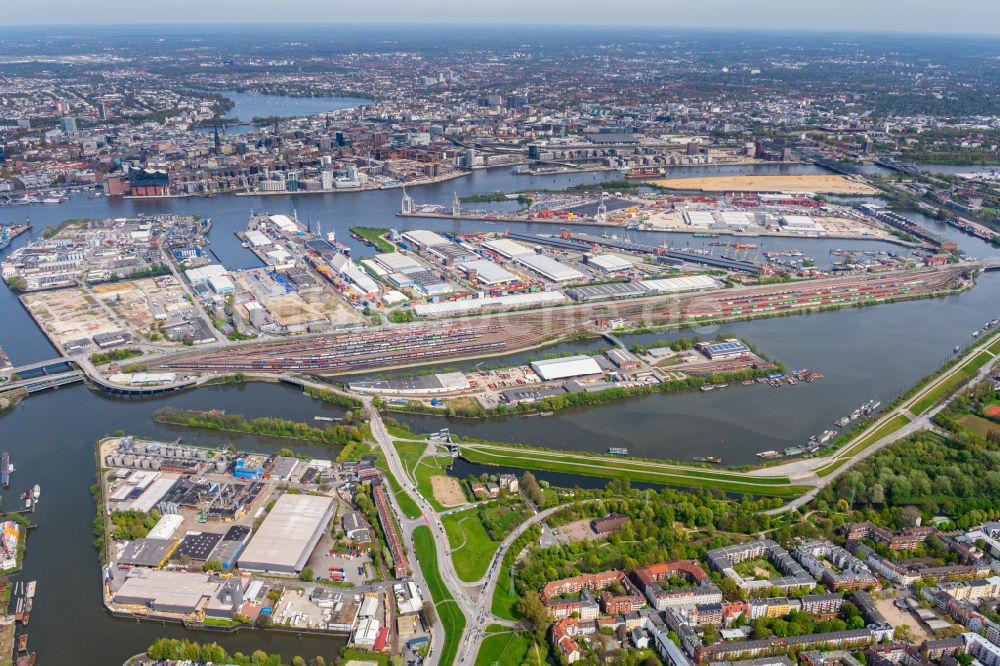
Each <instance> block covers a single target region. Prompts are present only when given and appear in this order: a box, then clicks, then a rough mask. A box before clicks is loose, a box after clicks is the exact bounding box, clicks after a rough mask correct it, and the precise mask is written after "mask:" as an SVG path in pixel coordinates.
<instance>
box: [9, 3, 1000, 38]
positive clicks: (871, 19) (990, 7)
mask: <svg viewBox="0 0 1000 666" xmlns="http://www.w3.org/2000/svg"><path fill="white" fill-rule="evenodd" d="M2 4H3V5H4V9H3V18H2V21H0V22H2V23H3V24H6V25H26V24H32V25H39V24H41V25H45V24H61V25H69V24H110V23H119V24H121V23H127V24H134V23H226V22H232V21H235V22H240V23H275V22H285V23H377V22H382V21H391V22H394V23H411V22H412V23H508V24H510V23H513V24H518V23H521V24H525V23H527V24H546V25H554V24H564V23H568V24H581V25H634V26H667V27H669V26H676V27H720V28H751V29H760V28H774V29H784V28H811V29H821V30H866V31H868V30H874V31H893V32H895V31H900V32H952V33H989V34H1000V2H998V0H822V1H820V0H624V1H619V2H607V0H376V1H374V2H364V1H361V2H359V1H358V0H350V1H344V0H278V1H275V0H167V1H165V2H136V0H98V1H97V2H83V1H81V0H44V1H41V2H39V1H37V0H36V1H29V0H3V2H2Z"/></svg>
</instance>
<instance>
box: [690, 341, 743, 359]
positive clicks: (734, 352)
mask: <svg viewBox="0 0 1000 666" xmlns="http://www.w3.org/2000/svg"><path fill="white" fill-rule="evenodd" d="M695 347H696V349H697V350H698V351H700V352H701V353H702V354H704V355H705V356H707V357H708V358H710V359H712V360H713V361H714V360H716V359H720V358H731V357H733V356H742V355H743V354H749V353H750V348H749V347H747V346H746V345H745V344H743V343H742V342H740V341H739V340H737V339H736V338H728V339H726V340H723V341H722V342H712V343H701V344H698V345H696V346H695Z"/></svg>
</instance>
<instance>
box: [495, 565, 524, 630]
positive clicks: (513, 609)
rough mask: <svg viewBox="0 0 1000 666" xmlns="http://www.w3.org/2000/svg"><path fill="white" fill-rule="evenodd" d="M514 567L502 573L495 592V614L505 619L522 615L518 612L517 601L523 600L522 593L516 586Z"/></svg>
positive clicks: (516, 618)
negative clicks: (519, 592) (518, 591)
mask: <svg viewBox="0 0 1000 666" xmlns="http://www.w3.org/2000/svg"><path fill="white" fill-rule="evenodd" d="M512 568H513V567H508V568H507V569H506V570H505V571H504V572H503V574H501V575H500V580H498V581H497V586H496V589H495V590H494V592H493V603H492V610H493V614H494V615H496V616H497V617H500V618H503V619H504V620H519V619H520V615H519V613H518V612H517V603H518V602H519V601H521V595H520V594H518V593H517V588H515V587H514V576H513V572H512V571H511V569H512Z"/></svg>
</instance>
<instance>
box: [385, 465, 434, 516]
mask: <svg viewBox="0 0 1000 666" xmlns="http://www.w3.org/2000/svg"><path fill="white" fill-rule="evenodd" d="M375 466H376V467H378V468H379V469H380V470H382V472H383V473H384V474H385V476H386V478H387V479H389V485H390V486H392V492H393V493H394V494H395V495H396V502H397V503H398V504H399V508H400V509H401V510H402V511H403V513H404V514H406V517H407V518H419V517H420V516H422V515H424V512H423V511H421V510H420V507H418V506H417V503H416V502H415V501H414V500H413V499H412V498H411V497H410V496H409V495H407V494H406V493H404V492H403V488H402V486H400V485H399V480H398V479H396V477H395V476H393V475H392V472H390V471H389V466H388V465H386V464H385V456H384V455H382V451H381V450H378V457H377V458H376V459H375Z"/></svg>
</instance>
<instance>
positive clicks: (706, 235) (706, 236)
mask: <svg viewBox="0 0 1000 666" xmlns="http://www.w3.org/2000/svg"><path fill="white" fill-rule="evenodd" d="M694 237H695V238H718V237H719V234H694Z"/></svg>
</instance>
